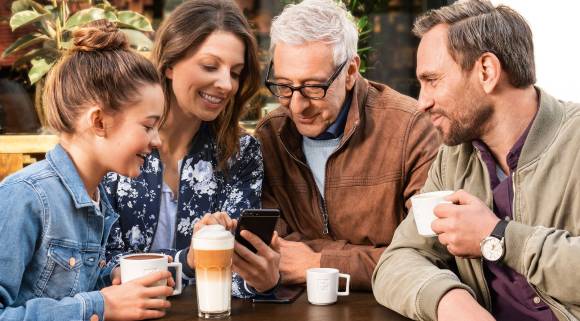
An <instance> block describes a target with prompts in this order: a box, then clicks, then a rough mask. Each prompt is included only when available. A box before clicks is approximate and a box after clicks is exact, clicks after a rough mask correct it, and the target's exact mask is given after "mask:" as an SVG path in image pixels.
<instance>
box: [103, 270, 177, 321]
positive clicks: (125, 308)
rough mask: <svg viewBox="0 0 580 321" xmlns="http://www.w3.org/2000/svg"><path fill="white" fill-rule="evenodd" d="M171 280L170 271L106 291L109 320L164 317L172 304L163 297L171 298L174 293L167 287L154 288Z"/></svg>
mask: <svg viewBox="0 0 580 321" xmlns="http://www.w3.org/2000/svg"><path fill="white" fill-rule="evenodd" d="M170 278H171V273H170V272H169V271H163V272H155V273H151V274H149V275H147V276H144V277H142V278H139V279H135V280H132V281H130V282H127V283H123V284H121V285H113V286H110V287H106V288H104V289H102V290H101V294H102V295H103V298H104V301H105V320H112V321H114V320H144V319H153V318H161V317H163V316H164V315H165V309H167V308H169V307H171V303H169V301H167V300H164V299H160V298H159V297H162V296H165V297H166V296H170V295H171V294H172V293H173V289H172V288H171V287H169V286H165V285H163V286H153V285H154V284H155V283H156V282H159V281H161V280H163V279H167V280H169V279H170Z"/></svg>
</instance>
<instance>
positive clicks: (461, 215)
mask: <svg viewBox="0 0 580 321" xmlns="http://www.w3.org/2000/svg"><path fill="white" fill-rule="evenodd" d="M446 200H448V201H450V202H452V203H453V204H439V205H437V206H436V207H435V209H434V210H433V213H434V214H435V216H437V217H438V219H436V220H434V221H433V223H431V228H432V229H433V231H434V232H435V233H437V237H438V238H439V242H440V243H441V244H443V245H445V246H447V250H448V251H449V253H451V254H453V255H455V256H461V257H470V258H475V257H481V249H480V243H481V241H482V240H483V239H484V238H485V237H487V236H489V235H490V234H491V232H492V231H493V229H494V227H495V226H496V225H497V222H499V218H498V217H497V216H496V215H495V214H494V213H493V212H492V211H491V210H490V209H489V208H488V207H487V206H486V205H485V204H484V203H483V202H482V201H481V200H479V198H477V197H475V196H473V195H471V194H469V193H467V192H465V191H463V190H459V191H457V192H455V193H453V194H452V195H449V196H448V197H446Z"/></svg>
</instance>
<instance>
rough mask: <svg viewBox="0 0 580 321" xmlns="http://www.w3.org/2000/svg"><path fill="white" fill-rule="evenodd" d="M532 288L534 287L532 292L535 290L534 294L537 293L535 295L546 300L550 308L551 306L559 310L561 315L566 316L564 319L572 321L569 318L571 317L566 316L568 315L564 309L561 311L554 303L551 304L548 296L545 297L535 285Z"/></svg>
mask: <svg viewBox="0 0 580 321" xmlns="http://www.w3.org/2000/svg"><path fill="white" fill-rule="evenodd" d="M532 288H533V289H534V292H536V294H537V295H538V296H539V297H540V298H541V299H542V300H543V301H544V302H546V304H548V305H549V306H550V307H551V308H553V309H554V310H556V311H558V312H560V314H561V315H563V316H564V317H565V318H566V320H568V321H572V320H571V319H570V318H569V317H568V315H567V314H566V312H565V311H562V309H560V307H558V306H556V305H555V304H553V303H552V302H551V301H550V300H548V298H546V297H545V296H544V295H543V294H542V293H541V292H540V291H538V290H537V289H536V287H535V286H532ZM556 319H557V317H556Z"/></svg>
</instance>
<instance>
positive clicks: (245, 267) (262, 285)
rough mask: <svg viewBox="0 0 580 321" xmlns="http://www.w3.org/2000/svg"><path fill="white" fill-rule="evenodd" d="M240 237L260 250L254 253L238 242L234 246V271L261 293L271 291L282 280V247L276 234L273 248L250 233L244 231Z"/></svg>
mask: <svg viewBox="0 0 580 321" xmlns="http://www.w3.org/2000/svg"><path fill="white" fill-rule="evenodd" d="M240 235H241V236H242V237H243V238H245V239H246V240H247V241H248V242H250V244H252V245H253V246H254V248H256V250H258V252H257V253H253V252H252V251H250V250H248V249H247V248H246V247H245V246H243V245H241V244H239V243H238V242H236V244H235V246H234V250H235V253H234V260H233V261H234V265H233V271H234V272H236V273H238V274H239V275H240V276H241V277H242V278H243V279H244V280H245V281H246V282H247V283H248V284H249V285H251V286H252V287H253V288H254V289H256V290H258V291H259V292H264V291H267V290H270V289H271V288H273V287H274V286H276V284H278V279H279V278H280V270H279V265H280V245H279V242H278V240H279V237H278V234H277V233H276V232H274V236H273V237H272V242H271V247H270V246H268V245H266V243H264V242H262V240H261V239H260V238H259V237H258V236H256V235H255V234H253V233H252V232H250V231H247V230H243V231H241V232H240Z"/></svg>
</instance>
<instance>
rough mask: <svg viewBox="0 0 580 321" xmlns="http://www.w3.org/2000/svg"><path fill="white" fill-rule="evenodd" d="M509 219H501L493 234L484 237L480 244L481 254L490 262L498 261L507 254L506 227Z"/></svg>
mask: <svg viewBox="0 0 580 321" xmlns="http://www.w3.org/2000/svg"><path fill="white" fill-rule="evenodd" d="M508 223H509V221H506V220H500V221H499V222H498V223H497V225H496V226H495V228H494V229H493V231H491V235H490V236H488V237H486V238H484V239H483V241H481V243H480V244H479V246H480V247H481V255H482V256H483V258H484V259H485V260H487V261H489V262H498V261H499V260H501V259H502V258H503V256H504V255H505V240H504V235H505V228H506V227H507V225H508Z"/></svg>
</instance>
